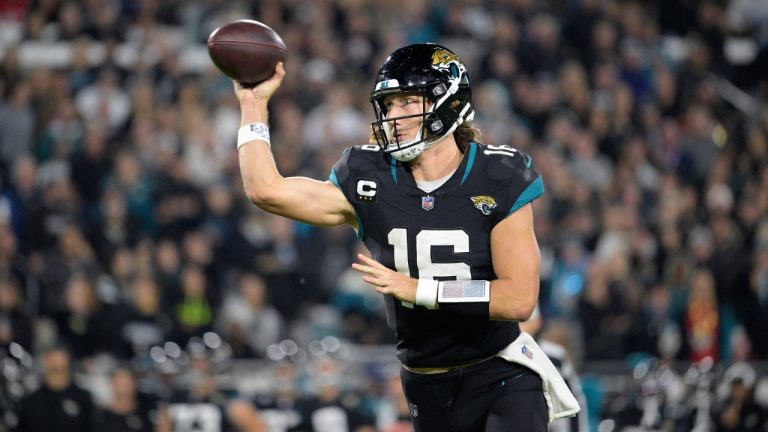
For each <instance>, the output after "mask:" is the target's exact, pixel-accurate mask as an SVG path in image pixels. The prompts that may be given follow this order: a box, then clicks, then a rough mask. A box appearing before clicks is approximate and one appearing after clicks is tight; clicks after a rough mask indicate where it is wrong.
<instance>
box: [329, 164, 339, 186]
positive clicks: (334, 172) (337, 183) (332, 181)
mask: <svg viewBox="0 0 768 432" xmlns="http://www.w3.org/2000/svg"><path fill="white" fill-rule="evenodd" d="M328 180H330V181H331V183H333V184H335V185H336V187H337V188H339V189H341V185H340V184H339V179H337V178H336V171H334V170H333V168H331V175H329V176H328Z"/></svg>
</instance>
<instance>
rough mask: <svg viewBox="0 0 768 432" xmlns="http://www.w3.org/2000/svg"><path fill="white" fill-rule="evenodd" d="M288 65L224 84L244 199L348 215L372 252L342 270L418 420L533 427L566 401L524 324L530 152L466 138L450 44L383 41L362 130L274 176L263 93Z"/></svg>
mask: <svg viewBox="0 0 768 432" xmlns="http://www.w3.org/2000/svg"><path fill="white" fill-rule="evenodd" d="M284 75H285V70H284V67H283V65H282V63H280V64H278V65H277V67H276V71H275V75H274V76H273V77H272V78H271V79H270V80H268V81H265V82H264V83H262V84H260V85H258V86H256V87H255V88H253V89H245V88H243V87H241V86H239V85H237V84H235V91H236V94H237V97H238V98H239V101H240V106H241V112H242V122H241V125H242V127H241V129H240V131H239V133H238V148H239V157H240V169H241V173H242V177H243V183H244V187H245V191H246V193H247V195H248V197H249V198H250V200H251V201H252V202H253V203H254V204H256V205H257V206H259V207H261V208H262V209H265V210H267V211H270V212H272V213H276V214H279V215H282V216H286V217H289V218H292V219H296V220H299V221H302V222H307V223H311V224H315V225H320V226H331V225H340V224H349V225H351V226H352V227H353V228H354V229H355V230H356V231H357V234H358V237H359V238H360V239H361V240H362V241H363V242H364V243H365V245H366V246H367V248H368V250H369V251H370V253H371V257H368V256H364V255H358V259H359V262H357V263H354V264H353V267H354V268H355V269H356V270H359V271H360V272H361V273H362V279H363V280H364V281H365V282H367V283H368V284H370V285H371V286H373V287H374V288H375V289H376V290H377V291H378V292H380V293H382V294H384V297H385V300H386V306H387V317H388V322H389V325H390V327H392V329H393V330H394V331H395V334H396V337H397V356H398V358H399V359H400V361H401V362H402V365H403V367H402V370H401V381H402V383H403V388H404V391H405V396H406V399H407V400H408V404H409V408H410V413H411V417H412V419H413V422H414V427H415V430H416V431H438V430H439V431H508V430H521V431H523V430H524V431H546V430H547V423H548V421H551V420H553V419H555V418H560V417H566V416H570V415H573V414H575V413H576V412H577V411H578V409H579V408H578V404H577V403H576V400H575V399H574V398H573V395H571V393H570V392H569V391H568V388H567V386H566V385H565V383H564V382H563V380H562V378H561V377H560V375H559V374H558V373H557V371H556V369H555V368H554V366H553V365H552V363H551V362H550V361H549V360H548V359H547V357H546V355H545V354H544V353H543V352H542V351H541V350H540V349H539V348H538V346H537V345H536V343H535V342H534V340H533V339H532V338H531V337H530V336H529V335H527V334H526V333H521V331H520V328H519V325H518V322H519V321H525V320H527V319H528V318H529V317H530V316H531V314H532V312H533V310H534V308H535V306H536V302H537V298H538V292H539V267H540V254H539V248H538V244H537V242H536V237H535V234H534V230H533V211H532V209H531V204H530V203H531V201H533V200H534V199H536V198H537V197H539V196H541V194H542V193H543V192H544V186H543V181H542V179H541V177H540V176H539V174H538V173H537V172H536V169H535V168H534V165H533V162H532V160H531V158H530V157H529V156H528V155H527V154H525V153H523V152H521V151H518V150H516V149H515V148H513V147H510V146H507V145H484V144H481V143H479V142H477V139H478V137H479V133H478V131H477V130H476V129H473V128H472V127H471V126H470V125H469V124H468V123H467V122H469V121H471V120H472V118H473V116H474V109H473V107H472V103H471V87H470V80H469V75H468V73H467V69H466V66H465V65H464V63H463V62H462V61H461V59H460V58H459V57H458V56H457V55H456V54H455V53H453V52H452V51H451V50H449V49H447V48H445V47H443V46H440V45H436V44H415V45H409V46H405V47H403V48H400V49H398V50H396V51H394V52H393V53H392V54H391V55H390V56H389V57H388V58H387V59H386V61H385V62H384V64H383V65H382V66H381V68H380V69H379V72H378V76H377V77H376V82H375V85H374V89H373V91H372V93H371V98H370V99H371V102H372V104H373V109H374V112H375V114H376V121H375V122H374V123H373V124H372V134H371V142H370V143H369V144H366V145H360V146H357V147H352V148H349V149H347V150H346V151H344V153H343V154H342V156H341V158H340V159H339V161H338V162H337V163H336V164H335V165H334V167H333V169H332V171H331V173H330V178H329V180H328V181H326V182H320V181H316V180H311V179H307V178H299V177H290V178H284V177H282V176H281V175H280V173H279V172H278V171H277V169H276V168H275V162H274V160H273V158H272V154H271V153H270V148H269V129H268V126H267V114H268V113H267V101H268V100H269V98H270V97H271V95H272V94H273V93H274V91H275V90H277V88H278V87H279V85H280V83H281V81H282V79H283V77H284Z"/></svg>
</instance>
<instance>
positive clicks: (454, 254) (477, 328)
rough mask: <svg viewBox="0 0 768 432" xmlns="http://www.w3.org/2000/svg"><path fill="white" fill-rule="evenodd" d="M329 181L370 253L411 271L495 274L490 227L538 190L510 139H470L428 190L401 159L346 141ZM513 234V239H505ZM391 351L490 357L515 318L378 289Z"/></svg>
mask: <svg viewBox="0 0 768 432" xmlns="http://www.w3.org/2000/svg"><path fill="white" fill-rule="evenodd" d="M330 180H331V181H332V182H333V183H334V184H336V185H337V186H338V187H339V188H340V189H341V191H342V192H343V193H344V195H345V196H346V197H347V199H348V200H349V202H350V203H351V204H352V205H353V206H354V208H355V212H356V213H357V218H358V236H359V237H360V239H361V240H363V242H364V243H365V245H366V246H367V247H368V250H369V251H370V252H371V254H372V256H373V258H374V259H376V260H378V261H379V262H380V263H382V264H383V265H385V266H387V267H389V268H391V269H394V270H397V271H399V272H401V273H404V274H406V275H409V276H410V277H413V278H422V279H436V280H452V279H458V280H470V279H475V280H493V279H495V278H496V274H495V273H494V271H493V265H492V262H491V230H492V229H493V227H494V226H496V224H498V223H499V222H500V221H502V220H503V219H504V218H506V217H507V216H508V215H509V214H511V213H512V212H514V211H516V210H517V209H519V208H520V207H522V206H523V205H525V204H527V203H529V202H531V201H533V200H534V199H536V198H537V197H539V196H540V195H541V194H542V193H543V192H544V185H543V182H542V179H541V177H540V176H539V175H538V173H537V172H536V170H535V169H534V167H533V164H532V161H531V158H530V157H529V156H528V155H527V154H525V153H523V152H520V151H518V150H515V149H514V148H512V147H509V146H494V145H484V144H477V143H474V142H473V143H470V145H469V148H468V150H467V151H466V153H465V154H464V157H463V159H462V161H461V164H460V165H459V167H458V169H457V170H456V172H455V173H454V174H453V175H452V176H451V177H450V179H449V180H448V181H447V182H446V183H445V184H443V185H442V186H440V187H439V188H437V189H436V190H435V191H433V192H431V193H425V192H424V191H422V190H421V189H419V188H418V187H417V186H416V182H415V181H414V178H413V176H412V175H411V173H410V170H409V169H408V166H407V165H405V164H401V163H399V162H397V161H395V160H394V159H393V158H391V157H389V156H385V155H383V154H382V153H381V152H380V151H379V148H378V147H377V146H375V145H363V146H357V147H351V148H348V149H347V150H345V151H344V153H343V154H342V156H341V158H340V159H339V161H338V162H336V164H335V165H334V166H333V169H332V171H331V175H330ZM510 241H514V239H510ZM385 299H386V305H387V321H388V323H389V326H390V327H391V328H392V329H393V330H394V331H395V334H396V338H397V351H398V352H397V356H398V358H399V359H400V360H401V361H402V362H403V363H404V364H406V365H408V366H412V367H435V366H453V365H459V364H464V363H468V362H471V361H474V360H478V359H482V358H486V357H489V356H491V355H494V354H495V353H496V352H498V351H499V350H501V349H502V348H504V347H505V346H506V345H508V344H509V343H510V342H512V341H513V340H514V339H515V338H516V337H517V336H518V334H519V332H520V329H519V326H518V325H517V323H516V322H502V321H489V320H486V319H473V318H469V317H466V316H457V315H455V314H452V313H450V312H448V311H446V310H441V309H434V310H429V309H427V308H424V307H421V306H416V305H413V304H412V303H406V302H401V301H399V300H396V299H395V298H394V297H392V296H385Z"/></svg>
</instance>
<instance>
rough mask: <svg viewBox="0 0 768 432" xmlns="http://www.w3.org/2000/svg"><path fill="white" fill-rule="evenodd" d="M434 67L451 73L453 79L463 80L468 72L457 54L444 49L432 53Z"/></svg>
mask: <svg viewBox="0 0 768 432" xmlns="http://www.w3.org/2000/svg"><path fill="white" fill-rule="evenodd" d="M432 67H433V68H435V69H440V70H447V71H449V72H450V73H451V76H452V77H453V78H461V77H462V76H463V75H464V73H466V71H467V69H466V68H465V67H464V64H463V63H462V62H461V60H460V59H459V57H458V56H457V55H456V54H454V53H452V52H450V51H448V50H443V49H441V50H437V51H435V52H434V53H432Z"/></svg>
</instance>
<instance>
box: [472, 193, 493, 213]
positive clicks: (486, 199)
mask: <svg viewBox="0 0 768 432" xmlns="http://www.w3.org/2000/svg"><path fill="white" fill-rule="evenodd" d="M470 199H471V200H472V204H474V205H475V208H476V209H478V210H480V212H481V213H482V214H484V215H486V216H488V215H489V214H491V210H493V209H495V208H496V200H495V199H493V197H491V196H488V195H478V196H473V197H470Z"/></svg>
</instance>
